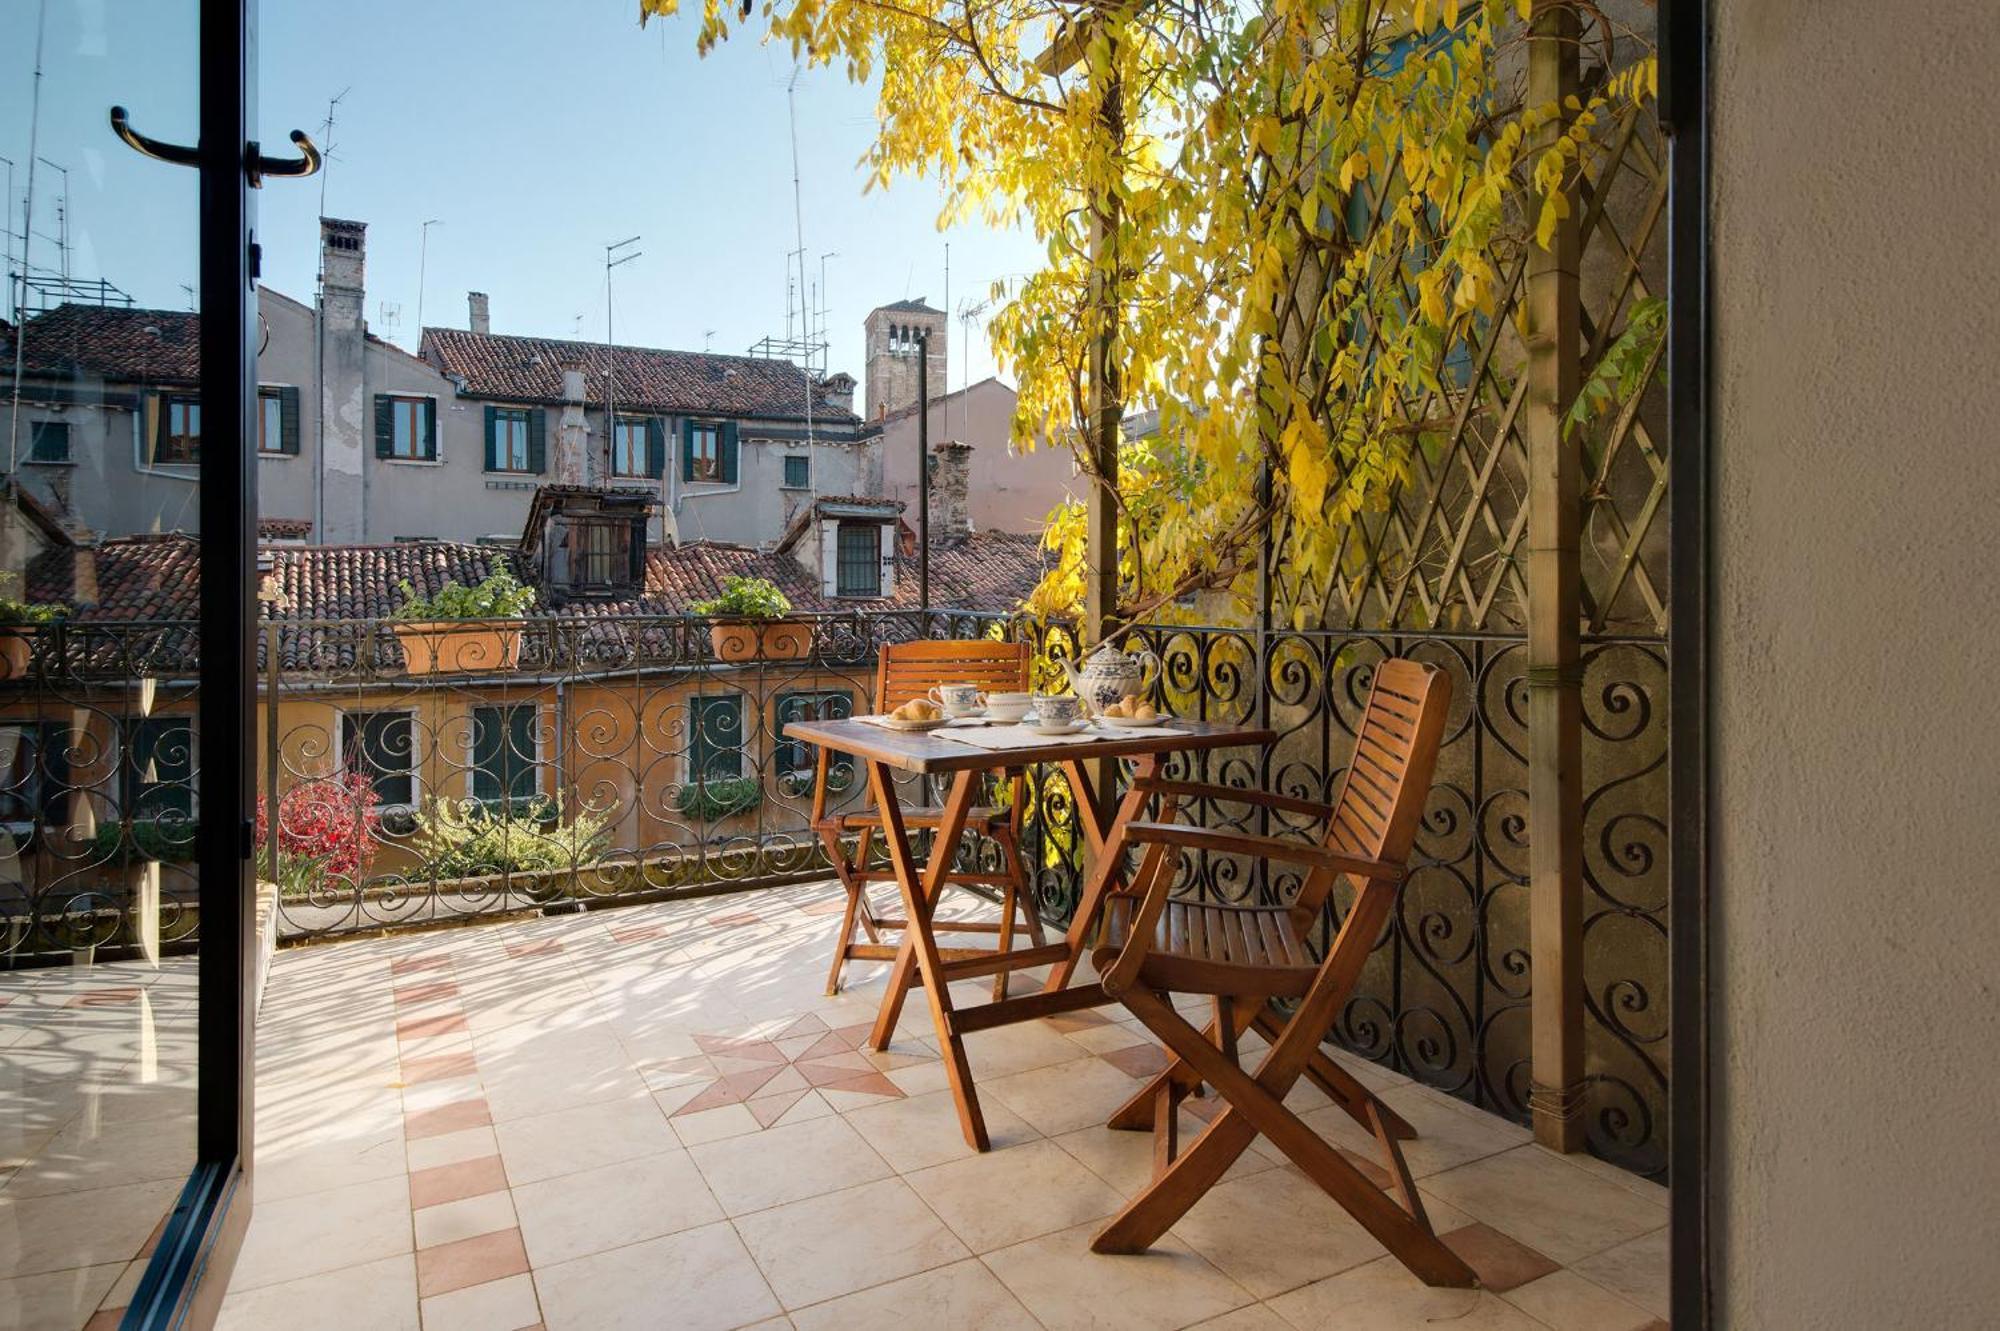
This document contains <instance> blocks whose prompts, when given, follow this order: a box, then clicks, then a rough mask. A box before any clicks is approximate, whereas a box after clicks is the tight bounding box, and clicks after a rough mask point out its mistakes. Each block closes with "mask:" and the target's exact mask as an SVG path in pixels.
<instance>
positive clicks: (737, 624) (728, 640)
mask: <svg viewBox="0 0 2000 1331" xmlns="http://www.w3.org/2000/svg"><path fill="white" fill-rule="evenodd" d="M812 636H813V635H812V625H811V624H808V623H806V622H804V621H803V620H797V619H718V620H716V621H715V622H714V623H712V624H710V625H709V627H708V645H709V647H710V648H711V649H712V650H713V651H714V652H715V659H716V660H718V661H755V660H758V659H759V658H761V659H763V660H766V661H802V660H804V659H805V658H806V657H807V656H809V655H811V653H812Z"/></svg>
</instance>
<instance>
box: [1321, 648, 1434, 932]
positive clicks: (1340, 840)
mask: <svg viewBox="0 0 2000 1331" xmlns="http://www.w3.org/2000/svg"><path fill="white" fill-rule="evenodd" d="M1450 711H1451V676H1449V675H1447V674H1445V673H1444V671H1442V670H1439V669H1438V668H1437V667H1435V666H1428V665H1424V664H1421V663H1420V662H1416V661H1406V660H1403V659H1401V658H1400V657H1392V658H1390V659H1389V660H1386V661H1384V662H1382V663H1381V664H1380V665H1378V666H1376V667H1375V683H1374V687H1373V688H1371V689H1370V690H1369V692H1368V707H1367V710H1366V711H1364V712H1363V713H1362V717H1361V727H1360V729H1359V731H1357V732H1356V734H1355V736H1354V756H1353V759H1352V761H1351V762H1350V763H1349V764H1348V767H1347V774H1346V775H1345V776H1344V777H1342V778H1341V782H1340V794H1339V796H1338V797H1337V798H1336V799H1335V800H1334V804H1333V810H1334V812H1333V818H1332V820H1331V821H1330V822H1329V824H1328V827H1327V834H1326V844H1327V846H1328V848H1329V849H1332V850H1338V851H1344V852H1346V853H1347V854H1350V855H1359V856H1363V857H1365V858H1367V859H1371V860H1384V861H1387V862H1388V863H1391V864H1404V863H1407V862H1408V860H1409V857H1410V850H1411V848H1412V847H1413V846H1414V845H1415V843H1416V839H1417V828H1418V826H1419V824H1420V823H1421V822H1422V820H1423V815H1424V804H1425V802H1426V801H1427V800H1428V799H1429V798H1430V791H1431V776H1432V774H1433V773H1434V772H1435V771H1436V770H1437V756H1438V748H1439V745H1440V742H1441V740H1442V738H1443V735H1444V724H1445V718H1446V716H1447V714H1448V713H1449V712H1450ZM1334 878H1335V875H1334V874H1332V873H1330V872H1326V871H1323V870H1316V871H1314V872H1313V873H1312V874H1310V875H1308V877H1307V880H1306V883H1305V885H1304V887H1303V888H1302V890H1301V891H1300V893H1299V899H1298V902H1297V906H1298V908H1299V909H1300V910H1302V911H1314V912H1316V911H1318V909H1319V907H1320V905H1321V903H1322V902H1323V901H1324V900H1325V899H1326V893H1327V892H1328V891H1329V890H1330V889H1331V888H1332V886H1333V880H1334Z"/></svg>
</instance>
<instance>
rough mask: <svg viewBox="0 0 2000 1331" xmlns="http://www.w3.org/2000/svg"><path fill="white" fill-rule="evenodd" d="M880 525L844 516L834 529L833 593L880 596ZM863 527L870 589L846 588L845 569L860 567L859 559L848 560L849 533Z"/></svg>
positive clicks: (866, 597)
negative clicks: (865, 536) (866, 539)
mask: <svg viewBox="0 0 2000 1331" xmlns="http://www.w3.org/2000/svg"><path fill="white" fill-rule="evenodd" d="M882 525H883V524H881V523H879V522H862V521H859V520H856V519H853V518H843V519H841V520H840V521H839V522H837V523H835V524H834V529H833V594H834V595H835V596H840V597H847V598H850V599H853V600H871V599H879V598H880V597H881V595H882ZM851 531H854V532H858V531H866V532H867V533H868V537H869V542H870V544H869V554H868V564H867V566H868V568H869V570H870V590H867V591H861V590H854V591H850V590H848V584H847V573H848V570H849V568H850V567H855V568H858V567H860V561H859V560H858V559H855V560H852V561H850V560H849V558H848V552H847V544H848V541H847V536H848V533H849V532H851Z"/></svg>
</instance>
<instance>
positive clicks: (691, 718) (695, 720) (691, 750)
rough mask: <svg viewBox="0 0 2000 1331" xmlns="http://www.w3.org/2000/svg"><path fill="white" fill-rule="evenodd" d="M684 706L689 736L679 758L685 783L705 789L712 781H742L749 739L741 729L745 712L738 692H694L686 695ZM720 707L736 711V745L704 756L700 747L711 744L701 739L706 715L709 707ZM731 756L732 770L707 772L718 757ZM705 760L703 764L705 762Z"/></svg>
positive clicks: (720, 748) (717, 748)
mask: <svg viewBox="0 0 2000 1331" xmlns="http://www.w3.org/2000/svg"><path fill="white" fill-rule="evenodd" d="M687 703H688V737H687V746H686V750H685V752H684V753H683V754H682V759H683V761H684V763H685V764H686V777H687V779H686V781H685V782H684V784H686V785H690V786H692V785H703V786H705V785H707V784H708V783H709V782H711V781H741V780H742V779H743V777H744V775H745V772H744V769H745V768H746V767H747V766H749V762H750V754H749V752H748V748H749V744H748V740H749V736H748V734H747V733H746V731H745V729H744V713H745V710H746V709H745V708H744V706H743V695H742V694H741V693H694V694H689V695H688V700H687ZM723 706H729V707H734V708H735V709H736V743H735V744H734V745H718V746H717V747H716V748H715V749H714V750H713V751H711V752H710V753H708V754H706V755H704V754H703V753H702V745H703V744H704V743H710V742H712V741H706V740H704V739H703V735H704V734H705V733H706V722H705V720H704V717H705V714H706V713H707V711H708V710H709V709H710V708H711V707H723ZM730 755H734V758H735V770H734V771H731V772H715V771H709V770H706V769H707V768H709V767H711V766H713V764H714V762H715V760H716V759H717V758H725V757H728V756H730ZM704 757H705V759H706V761H704Z"/></svg>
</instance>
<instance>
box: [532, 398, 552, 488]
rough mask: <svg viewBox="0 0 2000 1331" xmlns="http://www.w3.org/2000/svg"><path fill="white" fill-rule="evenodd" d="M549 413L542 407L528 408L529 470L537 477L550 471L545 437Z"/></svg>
mask: <svg viewBox="0 0 2000 1331" xmlns="http://www.w3.org/2000/svg"><path fill="white" fill-rule="evenodd" d="M547 425H548V413H547V412H545V411H543V410H542V409H541V408H540V407H529V408H528V470H529V471H532V472H534V473H535V474H536V475H537V476H539V475H541V474H542V473H543V472H545V471H547V470H548V469H549V444H548V439H547V437H546V435H545V428H546V426H547Z"/></svg>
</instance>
